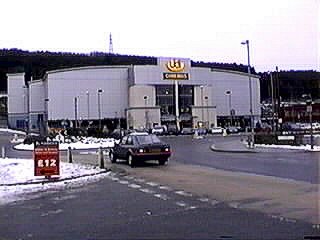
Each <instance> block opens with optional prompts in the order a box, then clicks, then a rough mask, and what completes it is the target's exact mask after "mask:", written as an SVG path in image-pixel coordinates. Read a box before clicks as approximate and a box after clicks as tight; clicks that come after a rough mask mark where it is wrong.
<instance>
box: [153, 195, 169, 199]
mask: <svg viewBox="0 0 320 240" xmlns="http://www.w3.org/2000/svg"><path fill="white" fill-rule="evenodd" d="M153 196H155V197H157V198H160V199H162V200H168V199H169V197H168V196H167V195H166V194H154V195H153Z"/></svg>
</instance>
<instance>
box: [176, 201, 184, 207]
mask: <svg viewBox="0 0 320 240" xmlns="http://www.w3.org/2000/svg"><path fill="white" fill-rule="evenodd" d="M176 205H178V206H179V207H186V206H187V204H186V203H185V202H182V201H180V202H176Z"/></svg>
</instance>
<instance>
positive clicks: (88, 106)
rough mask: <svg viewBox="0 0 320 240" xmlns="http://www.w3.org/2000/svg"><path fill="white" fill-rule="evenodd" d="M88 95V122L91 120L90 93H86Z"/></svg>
mask: <svg viewBox="0 0 320 240" xmlns="http://www.w3.org/2000/svg"><path fill="white" fill-rule="evenodd" d="M86 94H87V120H89V119H90V93H89V91H86Z"/></svg>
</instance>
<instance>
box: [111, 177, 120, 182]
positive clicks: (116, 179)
mask: <svg viewBox="0 0 320 240" xmlns="http://www.w3.org/2000/svg"><path fill="white" fill-rule="evenodd" d="M111 180H112V181H115V182H117V181H119V180H120V179H119V178H117V177H111Z"/></svg>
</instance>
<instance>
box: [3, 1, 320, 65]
mask: <svg viewBox="0 0 320 240" xmlns="http://www.w3.org/2000/svg"><path fill="white" fill-rule="evenodd" d="M319 5H320V0H28V1H26V0H1V1H0V8H1V14H0V27H1V28H0V29H1V35H0V36H1V37H0V48H19V49H24V50H48V51H64V52H77V53H89V52H93V51H103V52H108V51H109V33H110V32H111V33H112V38H113V51H114V53H119V54H129V55H143V56H155V57H159V56H165V57H185V58H191V59H192V60H195V61H206V62H224V63H234V62H235V63H243V64H246V63H247V50H246V46H244V45H241V44H240V43H241V41H243V40H246V39H248V40H249V41H250V60H251V64H252V65H253V66H254V67H255V68H256V70H257V71H268V70H274V69H275V67H276V66H279V69H280V70H290V69H294V70H309V69H313V70H317V71H320V66H319V62H320V47H319V45H320V44H319V41H320V30H319V28H320V7H319Z"/></svg>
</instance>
